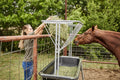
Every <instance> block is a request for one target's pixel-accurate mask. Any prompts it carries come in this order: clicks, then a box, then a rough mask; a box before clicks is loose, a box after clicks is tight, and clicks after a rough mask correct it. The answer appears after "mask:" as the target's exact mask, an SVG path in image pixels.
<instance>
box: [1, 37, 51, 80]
mask: <svg viewBox="0 0 120 80" xmlns="http://www.w3.org/2000/svg"><path fill="white" fill-rule="evenodd" d="M50 36H51V35H24V36H0V42H10V41H19V40H25V39H34V42H33V77H34V80H37V38H44V37H50Z"/></svg>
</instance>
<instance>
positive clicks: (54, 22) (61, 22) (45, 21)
mask: <svg viewBox="0 0 120 80" xmlns="http://www.w3.org/2000/svg"><path fill="white" fill-rule="evenodd" d="M42 22H43V23H53V24H72V23H75V22H77V23H81V22H80V21H77V20H42ZM81 24H82V23H81Z"/></svg>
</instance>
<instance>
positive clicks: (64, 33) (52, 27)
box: [49, 16, 69, 41]
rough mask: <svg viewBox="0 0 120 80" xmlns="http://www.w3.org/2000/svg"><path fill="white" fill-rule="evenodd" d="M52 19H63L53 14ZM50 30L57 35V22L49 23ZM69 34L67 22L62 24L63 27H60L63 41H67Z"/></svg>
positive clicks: (53, 34)
mask: <svg viewBox="0 0 120 80" xmlns="http://www.w3.org/2000/svg"><path fill="white" fill-rule="evenodd" d="M51 20H62V19H60V18H59V17H58V16H51ZM58 26H59V25H58ZM49 31H50V33H51V34H52V36H53V37H55V34H56V24H50V25H49ZM58 31H59V29H58ZM68 35H69V31H68V25H67V24H61V27H60V38H61V39H62V40H63V41H66V40H67V38H68Z"/></svg>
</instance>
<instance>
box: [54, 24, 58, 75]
mask: <svg viewBox="0 0 120 80" xmlns="http://www.w3.org/2000/svg"><path fill="white" fill-rule="evenodd" d="M57 50H58V48H57V24H56V35H55V65H54V66H55V68H54V74H56V59H57V57H56V54H57Z"/></svg>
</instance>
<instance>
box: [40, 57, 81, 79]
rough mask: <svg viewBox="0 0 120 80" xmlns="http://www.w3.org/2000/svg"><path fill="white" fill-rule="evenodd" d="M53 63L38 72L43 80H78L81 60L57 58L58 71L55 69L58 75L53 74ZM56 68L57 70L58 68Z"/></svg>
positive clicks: (76, 58)
mask: <svg viewBox="0 0 120 80" xmlns="http://www.w3.org/2000/svg"><path fill="white" fill-rule="evenodd" d="M57 60H58V59H57ZM54 63H55V61H52V62H51V63H50V64H48V65H47V66H46V67H45V68H44V69H43V70H41V71H40V72H39V75H40V76H42V79H43V80H78V78H79V73H80V70H81V69H80V68H81V60H80V58H79V57H70V56H61V57H59V70H58V69H57V71H59V74H55V73H54ZM56 67H57V68H58V66H56Z"/></svg>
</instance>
